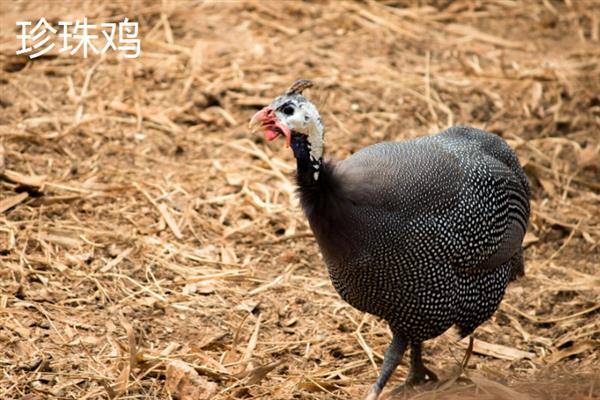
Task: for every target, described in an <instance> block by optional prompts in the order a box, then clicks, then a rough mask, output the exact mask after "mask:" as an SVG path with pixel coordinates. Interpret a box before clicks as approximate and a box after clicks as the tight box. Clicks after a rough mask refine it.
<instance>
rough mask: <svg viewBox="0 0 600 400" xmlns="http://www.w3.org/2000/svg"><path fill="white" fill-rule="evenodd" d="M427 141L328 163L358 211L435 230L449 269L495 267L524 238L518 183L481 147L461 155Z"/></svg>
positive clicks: (382, 146) (375, 149) (375, 147)
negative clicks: (388, 215)
mask: <svg viewBox="0 0 600 400" xmlns="http://www.w3.org/2000/svg"><path fill="white" fill-rule="evenodd" d="M433 138H435V137H433ZM433 138H422V139H417V140H413V141H404V142H388V143H380V144H377V145H373V146H369V147H367V148H364V149H362V150H361V151H359V152H357V153H355V154H354V155H352V156H351V157H349V158H348V159H346V160H344V161H342V162H340V163H338V164H337V165H336V168H335V174H336V177H337V178H338V180H339V182H340V184H339V186H340V187H341V188H342V191H343V193H344V195H345V196H347V198H348V199H349V200H350V201H351V202H352V203H354V204H355V205H356V206H358V207H374V208H378V209H383V210H385V211H387V212H389V213H395V214H400V215H401V216H402V218H403V219H404V220H406V221H407V222H408V221H412V222H414V223H413V224H412V226H415V230H417V229H429V230H431V229H432V226H435V229H436V235H438V237H434V238H432V240H436V241H438V243H442V242H446V243H448V244H449V247H451V248H453V249H454V250H452V254H450V261H451V262H452V264H453V265H456V267H457V268H460V269H463V270H467V271H476V270H481V269H493V268H496V267H498V266H500V265H502V263H504V262H506V261H507V260H508V259H510V258H511V257H512V256H513V255H514V254H515V253H516V252H517V251H519V250H520V248H521V242H522V239H523V235H524V233H525V226H526V221H527V217H528V212H529V209H528V202H527V203H526V205H523V204H524V203H523V199H524V198H525V199H526V197H525V196H524V195H523V188H522V184H521V182H520V178H519V177H518V176H516V175H515V173H514V172H513V171H512V169H511V167H509V166H507V165H506V164H505V163H504V162H503V161H502V160H499V159H498V158H496V157H494V156H492V155H489V154H487V153H486V152H485V151H481V149H476V151H474V152H469V153H470V154H465V155H462V154H460V153H457V152H456V151H454V150H453V149H452V148H449V147H448V146H446V145H445V144H444V143H443V142H441V141H439V140H437V139H433ZM471 158H472V160H471ZM440 225H443V226H440ZM442 236H443V237H442Z"/></svg>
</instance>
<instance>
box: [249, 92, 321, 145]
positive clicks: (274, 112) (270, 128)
mask: <svg viewBox="0 0 600 400" xmlns="http://www.w3.org/2000/svg"><path fill="white" fill-rule="evenodd" d="M312 85H313V84H312V82H311V81H309V80H299V81H296V82H294V84H293V85H292V86H291V87H290V88H289V89H288V90H287V91H286V92H285V93H284V94H283V95H281V96H279V97H277V98H275V100H273V101H272V102H271V104H269V105H268V106H266V107H264V108H263V109H262V110H260V111H259V112H257V113H256V114H254V116H253V117H252V119H251V120H250V129H252V131H258V130H262V132H263V134H264V135H265V138H266V139H267V140H269V141H271V140H275V139H276V138H277V137H279V136H284V137H285V143H286V145H287V146H289V145H290V142H291V140H292V133H295V134H300V135H306V136H307V137H308V140H309V143H311V144H312V145H313V146H322V142H323V125H322V123H321V116H320V115H319V112H318V111H317V108H316V107H315V106H314V104H312V103H311V102H310V101H309V100H308V99H307V98H306V97H304V96H302V91H303V90H304V89H306V88H309V87H311V86H312ZM317 142H318V143H317Z"/></svg>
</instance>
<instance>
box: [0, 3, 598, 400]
mask: <svg viewBox="0 0 600 400" xmlns="http://www.w3.org/2000/svg"><path fill="white" fill-rule="evenodd" d="M0 13H1V14H0V18H1V19H0V28H1V35H0V265H1V267H0V348H1V349H2V351H1V352H0V370H1V371H0V372H1V377H0V398H2V399H27V400H34V399H81V400H84V399H117V398H119V399H146V398H156V399H169V398H180V399H192V398H194V399H242V398H251V399H283V400H285V399H360V398H361V397H362V396H363V395H364V394H365V393H366V392H367V391H368V388H369V387H370V385H371V384H372V383H373V382H374V380H375V378H376V376H377V371H378V368H379V367H380V365H381V361H382V354H383V353H384V352H385V349H386V346H387V345H388V343H389V341H390V333H389V331H388V328H387V326H386V323H385V322H383V321H381V320H379V319H377V318H374V317H372V316H369V315H363V314H362V313H360V312H358V311H356V310H354V309H352V308H351V307H350V306H348V305H347V304H345V303H344V302H343V301H342V300H341V299H340V298H339V297H338V296H337V294H336V293H335V291H334V290H333V288H332V286H331V284H330V282H329V278H328V275H327V272H326V269H325V266H324V264H323V262H322V259H321V256H320V255H319V251H318V249H317V246H316V244H315V242H314V239H313V238H312V235H311V233H310V230H309V228H308V226H307V223H306V221H305V218H304V217H303V215H302V214H301V211H300V209H299V207H298V200H297V198H296V195H295V192H294V190H295V189H294V182H293V174H294V169H295V165H294V162H293V157H292V154H291V152H290V151H289V149H286V148H284V146H283V143H282V142H281V141H276V142H274V143H270V144H268V145H267V144H266V143H265V142H264V140H263V139H262V137H260V135H251V134H249V132H248V129H247V128H246V125H247V122H248V119H249V118H250V116H251V115H252V114H253V113H254V112H256V110H258V109H259V107H261V106H264V105H265V104H267V103H268V102H270V100H271V99H272V98H273V97H274V96H276V95H279V94H280V93H282V91H283V90H285V88H287V87H288V86H289V84H290V83H291V82H293V81H294V80H296V79H299V78H309V79H313V80H314V81H315V83H316V86H315V88H313V89H311V90H310V91H309V92H308V93H307V94H308V96H309V97H311V98H312V99H314V100H315V101H316V102H317V104H318V106H319V108H320V110H321V113H322V116H323V119H324V122H325V125H326V139H327V150H328V154H329V155H330V156H331V157H334V158H338V159H339V158H343V157H346V156H347V155H349V154H351V153H352V152H353V151H356V150H357V149H360V148H362V147H364V146H366V145H369V144H372V143H375V142H379V141H384V140H400V139H407V138H414V137H417V136H421V135H426V134H431V133H435V132H438V131H439V130H441V129H444V128H445V127H448V126H450V125H453V124H459V123H460V124H465V125H472V126H475V127H479V128H483V129H485V130H488V131H491V132H495V133H497V134H499V135H500V136H502V137H503V138H505V139H506V140H507V141H508V142H509V143H510V144H511V145H512V146H513V147H514V148H515V149H516V151H517V152H518V155H519V157H520V159H521V161H522V163H523V164H524V167H525V169H526V172H527V174H528V176H529V179H530V181H531V186H532V192H533V194H532V216H531V223H530V229H529V232H528V234H527V236H526V239H525V243H526V246H527V248H526V252H525V257H526V276H525V277H524V278H522V279H520V280H519V281H517V282H516V283H513V284H512V285H511V286H510V287H509V289H508V291H507V293H506V296H505V298H504V301H503V303H502V305H501V307H500V309H499V310H498V311H497V312H496V314H495V315H494V316H493V317H492V318H491V319H490V320H489V321H488V322H486V323H485V324H483V325H482V326H481V327H480V328H479V329H478V330H477V331H476V333H475V341H474V345H473V350H472V353H473V354H472V356H471V357H470V359H469V360H467V361H466V364H467V366H466V368H465V369H464V370H463V368H462V367H461V360H463V357H464V354H465V351H466V349H467V342H460V343H454V342H452V341H451V340H449V339H448V338H447V337H441V338H438V339H436V340H432V341H429V342H427V343H426V345H425V353H424V355H425V358H426V359H427V362H428V364H429V365H430V366H431V367H432V368H433V369H434V370H435V371H436V372H438V373H439V374H440V376H441V377H442V383H441V385H439V386H438V387H436V388H429V389H428V390H421V391H417V392H404V393H401V394H399V395H398V396H395V397H392V396H391V394H390V393H389V391H388V392H386V393H385V394H384V398H387V399H388V400H390V399H392V398H398V399H400V398H401V399H409V398H411V399H433V398H435V399H506V400H508V399H565V398H568V399H598V398H600V381H599V377H598V376H599V374H598V366H600V272H599V266H600V248H599V243H600V211H599V210H600V156H599V151H600V147H599V146H600V134H599V132H600V39H599V29H600V3H599V2H598V1H595V0H560V1H559V0H490V1H467V0H456V1H442V0H440V1H425V0H419V1H409V0H389V1H381V2H375V1H363V2H336V1H331V2H295V1H287V2H276V1H265V2H233V1H232V2H212V1H207V2H202V1H169V0H164V1H160V2H159V1H155V2H152V1H132V2H129V1H117V2H114V1H108V0H95V1H81V2H79V1H70V2H67V3H65V4H63V3H62V2H54V1H53V2H47V1H37V2H34V1H19V2H8V1H5V2H3V3H2V6H1V7H0ZM42 16H44V17H45V18H46V19H47V20H48V21H50V22H51V23H54V24H57V23H58V21H63V20H71V21H72V20H76V19H78V18H79V19H82V18H83V17H84V16H85V17H87V18H88V19H89V22H96V23H102V22H110V21H121V20H123V19H124V18H125V17H127V18H129V19H130V20H133V21H137V22H139V25H140V38H141V43H142V53H141V56H140V57H139V58H137V59H124V58H122V57H120V56H119V53H117V52H112V53H108V54H106V55H105V56H103V57H100V56H95V55H94V56H91V57H89V58H87V59H84V58H83V57H82V56H81V53H79V54H77V55H69V54H68V53H61V54H59V53H58V52H57V51H56V50H53V51H51V52H50V53H48V54H46V55H44V56H43V57H40V58H36V59H34V60H30V59H29V58H28V57H27V56H26V55H19V56H18V55H16V54H15V50H16V49H17V48H18V45H19V42H18V40H17V39H16V34H18V29H17V27H16V21H19V20H30V21H34V22H35V21H37V20H38V19H39V18H40V17H42ZM406 373H407V359H405V360H404V361H403V363H402V364H401V366H400V367H399V368H398V370H397V372H396V374H395V375H394V376H393V379H392V382H391V383H390V384H389V385H388V389H391V388H393V387H394V386H395V385H397V384H399V383H401V382H402V380H403V379H404V378H405V377H406Z"/></svg>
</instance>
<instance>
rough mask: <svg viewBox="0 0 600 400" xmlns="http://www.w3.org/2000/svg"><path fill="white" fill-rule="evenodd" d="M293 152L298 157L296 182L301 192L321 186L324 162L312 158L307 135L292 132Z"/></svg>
mask: <svg viewBox="0 0 600 400" xmlns="http://www.w3.org/2000/svg"><path fill="white" fill-rule="evenodd" d="M291 146H292V151H293V152H294V157H296V163H297V171H296V182H297V183H298V186H299V187H300V190H302V189H303V188H304V189H311V188H316V187H318V186H319V180H320V179H321V178H322V177H321V172H322V171H321V170H322V166H323V160H322V159H318V160H313V159H312V158H311V156H310V142H309V141H308V137H307V136H306V135H302V134H298V133H294V132H292V141H291Z"/></svg>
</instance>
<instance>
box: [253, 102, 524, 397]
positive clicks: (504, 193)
mask: <svg viewBox="0 0 600 400" xmlns="http://www.w3.org/2000/svg"><path fill="white" fill-rule="evenodd" d="M307 103H309V104H310V102H308V100H306V99H305V98H304V97H302V96H301V95H300V94H299V93H288V94H286V95H284V96H281V97H279V98H277V99H276V100H275V101H274V103H273V105H272V106H273V107H274V108H275V109H277V107H280V105H281V104H286V106H287V107H292V108H294V112H292V113H291V114H290V115H295V113H296V112H298V115H302V118H301V120H302V121H303V123H299V122H297V121H296V120H299V119H300V118H296V120H294V119H288V118H287V117H289V115H287V114H288V113H286V114H285V115H283V114H281V113H279V114H276V118H278V120H277V122H278V123H282V124H283V125H282V126H283V127H284V129H283V131H277V132H276V133H277V134H282V135H285V136H288V135H289V140H290V144H291V147H292V150H293V152H294V155H295V157H296V159H297V183H298V191H299V194H300V199H301V205H302V208H303V210H304V213H305V214H306V217H307V219H308V222H309V224H310V227H311V229H312V231H313V232H314V235H315V238H316V240H317V243H318V244H319V247H320V249H321V251H322V253H323V256H324V259H325V262H326V264H327V267H328V271H329V275H330V277H331V281H332V283H333V286H334V287H335V289H336V290H337V292H338V293H339V294H340V295H341V297H342V298H343V299H344V300H345V301H347V302H348V303H350V304H351V305H352V306H354V307H356V308H357V309H359V310H362V311H365V312H368V313H371V314H374V315H377V316H379V317H381V318H383V319H385V320H386V321H388V323H389V325H390V328H391V330H392V333H393V336H394V340H393V341H392V344H391V345H390V348H389V349H388V352H387V353H386V356H385V360H384V365H383V367H382V371H381V374H380V376H379V379H378V381H377V383H376V384H375V385H374V387H373V389H372V391H371V392H370V394H369V399H376V398H377V396H378V395H379V393H380V392H381V390H382V388H383V386H384V385H385V383H386V381H387V380H388V378H389V376H390V375H391V373H392V372H393V370H394V369H395V368H396V366H397V364H398V363H399V362H400V359H401V358H402V353H403V352H404V350H405V349H406V348H407V347H408V346H410V347H411V351H412V353H413V357H412V362H411V374H410V376H409V378H408V383H410V384H416V383H421V382H423V381H426V380H428V379H429V380H434V379H436V377H435V374H434V373H433V372H432V371H430V370H428V369H427V368H425V366H424V365H423V363H422V360H421V356H420V354H421V343H422V342H423V341H425V340H427V339H431V338H434V337H436V336H439V335H440V334H442V333H443V332H445V331H446V330H448V329H449V328H450V327H452V326H455V327H456V328H458V332H459V333H460V334H461V335H462V336H465V335H468V334H470V333H471V332H472V331H473V330H474V329H475V328H477V326H479V325H480V324H481V323H482V322H484V321H485V320H487V319H488V318H489V317H490V316H491V315H492V314H493V313H494V311H495V310H496V309H497V307H498V305H499V303H500V301H501V300H502V297H503V295H504V291H505V289H506V286H507V285H508V283H509V282H510V281H511V280H514V279H515V278H516V277H517V276H519V275H522V274H523V270H524V268H523V257H522V246H521V243H522V240H523V236H524V234H525V229H526V226H527V221H528V218H529V188H528V183H527V178H526V176H525V174H524V172H523V170H522V168H521V166H520V165H519V162H518V159H517V157H516V155H515V153H514V152H513V151H512V149H511V148H510V147H509V146H508V145H507V143H506V142H505V141H504V140H502V139H501V138H500V137H498V136H497V135H494V134H491V133H487V132H484V131H481V130H478V129H473V128H468V127H461V126H458V127H453V128H450V129H447V130H445V131H443V132H441V133H439V134H437V135H434V136H428V137H422V138H418V139H414V140H406V141H400V142H385V143H379V144H375V145H372V146H369V147H366V148H364V149H362V150H360V151H358V152H356V153H355V154H353V155H352V156H350V157H348V158H347V159H345V160H343V161H339V162H336V163H334V162H324V161H323V160H322V149H323V132H322V123H321V120H320V117H319V116H318V113H316V114H315V113H312V112H309V113H307V112H306V110H312V108H311V107H314V106H312V104H311V106H310V107H309V106H307ZM296 110H298V111H296ZM314 110H315V111H316V109H314ZM287 111H288V112H289V111H292V110H287ZM261 112H262V113H266V111H264V110H263V111H261ZM257 115H258V114H257ZM307 115H308V116H309V121H306V120H305V117H306V116H307ZM311 121H312V124H310V122H311ZM255 122H256V121H255ZM268 122H269V124H270V123H272V121H270V120H268ZM269 124H266V123H265V122H264V121H263V126H267V125H268V126H272V125H269ZM307 124H309V125H311V126H312V127H313V128H312V129H306V128H305V127H306V126H307ZM286 128H288V129H289V131H288V130H286ZM269 138H270V139H274V137H273V135H270V136H269ZM314 149H318V151H317V154H316V156H315V151H314ZM315 172H316V173H315Z"/></svg>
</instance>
